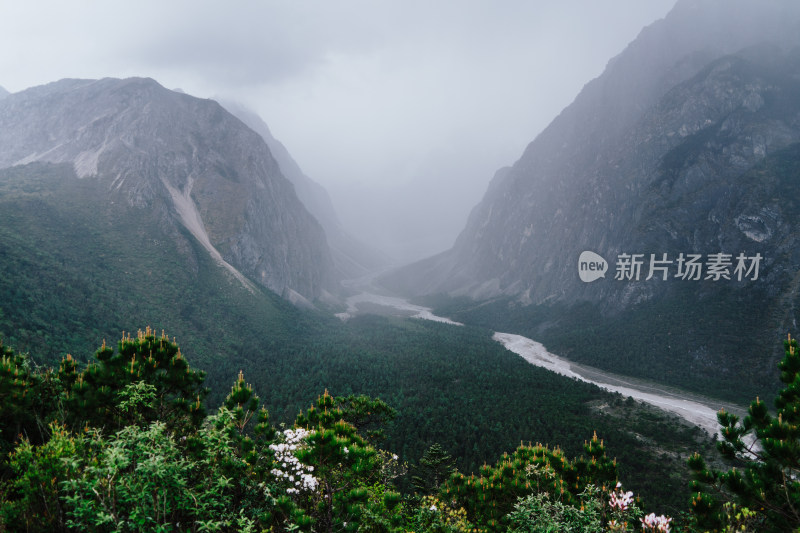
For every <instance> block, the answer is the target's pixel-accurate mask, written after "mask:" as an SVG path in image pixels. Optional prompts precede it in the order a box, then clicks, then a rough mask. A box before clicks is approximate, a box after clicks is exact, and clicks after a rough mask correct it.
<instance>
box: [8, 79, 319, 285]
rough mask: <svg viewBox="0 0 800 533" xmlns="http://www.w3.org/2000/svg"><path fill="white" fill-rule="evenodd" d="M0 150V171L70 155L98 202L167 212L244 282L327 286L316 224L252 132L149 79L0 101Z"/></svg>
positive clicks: (83, 84)
mask: <svg viewBox="0 0 800 533" xmlns="http://www.w3.org/2000/svg"><path fill="white" fill-rule="evenodd" d="M0 146H2V149H0V168H2V167H10V166H18V165H25V164H27V163H31V162H50V163H70V164H72V166H73V168H74V171H75V174H76V175H77V176H78V177H80V178H83V179H93V180H96V181H97V183H98V185H99V186H102V187H104V188H105V189H106V191H107V193H108V198H109V202H123V203H124V204H126V205H127V206H128V207H129V208H132V209H149V210H153V209H155V210H156V211H159V212H168V213H169V216H170V217H171V219H172V220H173V221H174V222H175V223H178V224H181V225H182V226H184V227H185V228H186V229H188V230H189V231H190V232H191V233H192V235H194V237H195V238H196V239H198V241H199V242H200V243H201V244H202V245H203V246H204V247H205V248H206V249H207V250H208V252H209V253H210V254H211V255H212V257H214V258H215V259H216V260H218V261H219V262H220V263H221V264H223V266H225V267H226V268H228V269H229V270H230V271H231V272H232V273H234V275H236V276H237V277H241V278H240V279H241V280H242V281H243V282H244V280H245V277H246V278H249V279H250V280H253V281H255V282H257V283H259V284H262V285H264V286H266V287H268V288H270V289H271V290H273V291H275V292H277V293H278V294H282V293H283V292H284V290H285V289H286V288H289V289H292V290H294V291H296V292H298V293H299V294H301V295H303V296H304V297H306V298H309V299H311V300H313V299H315V298H316V297H317V296H319V294H320V291H322V290H324V289H330V288H331V286H332V283H333V275H332V267H331V259H330V253H329V251H328V248H327V245H326V243H325V236H324V233H323V231H322V229H321V228H320V226H319V224H318V223H317V222H316V220H314V218H313V217H312V216H311V215H310V214H309V213H308V212H307V211H306V209H305V208H304V207H303V205H302V204H301V203H300V201H299V200H298V199H297V196H296V194H295V192H294V189H293V187H292V185H291V183H289V182H288V180H286V178H285V177H284V176H283V175H282V174H281V172H280V169H279V167H278V164H277V163H276V161H275V159H274V158H273V157H272V154H271V153H270V150H269V148H268V147H267V145H266V144H265V143H264V141H263V139H262V138H261V137H260V136H259V135H258V134H256V133H255V132H253V131H252V130H251V129H249V128H247V127H246V126H244V125H243V124H242V123H241V121H239V120H238V119H236V118H235V117H233V116H232V115H231V114H230V113H228V112H227V111H225V109H223V108H222V106H220V105H219V104H218V103H217V102H214V101H212V100H203V99H199V98H194V97H192V96H189V95H186V94H180V93H177V92H175V91H170V90H167V89H165V88H163V87H162V86H161V85H159V84H158V83H157V82H155V81H154V80H152V79H149V78H130V79H124V80H119V79H110V78H108V79H101V80H61V81H58V82H54V83H51V84H48V85H44V86H41V87H35V88H32V89H29V90H26V91H22V92H19V93H16V94H14V95H10V96H8V97H7V98H5V99H3V100H2V104H0ZM248 283H249V281H248Z"/></svg>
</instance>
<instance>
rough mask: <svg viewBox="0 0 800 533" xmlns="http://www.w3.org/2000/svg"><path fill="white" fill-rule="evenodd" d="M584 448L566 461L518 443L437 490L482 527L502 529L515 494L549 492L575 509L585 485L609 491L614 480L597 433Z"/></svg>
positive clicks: (545, 450) (544, 448)
mask: <svg viewBox="0 0 800 533" xmlns="http://www.w3.org/2000/svg"><path fill="white" fill-rule="evenodd" d="M585 451H586V453H587V455H588V458H587V457H579V458H576V459H574V460H569V459H568V458H567V457H566V456H565V455H564V453H563V452H562V451H561V450H560V449H558V448H554V449H550V448H549V447H547V446H542V445H539V444H537V445H535V446H532V445H520V446H519V447H518V448H517V449H516V450H515V451H514V453H513V454H511V455H508V454H503V456H502V458H501V459H500V461H499V462H498V463H497V464H495V465H494V466H489V465H484V466H483V467H482V468H481V469H480V475H479V476H477V477H476V476H474V475H471V476H466V475H464V474H461V473H459V472H456V473H454V474H453V475H452V476H451V478H450V479H449V480H448V482H447V483H446V484H445V486H444V487H443V489H442V493H443V495H444V494H446V496H447V497H448V498H453V499H454V500H455V501H456V502H458V503H459V504H461V505H463V507H464V508H465V509H466V510H467V515H468V517H469V518H470V519H471V520H474V521H475V522H476V523H478V524H480V525H482V526H483V527H485V528H486V529H487V530H488V531H502V530H504V529H505V527H506V526H507V525H508V524H507V519H508V518H507V517H508V515H509V513H510V512H511V511H512V509H513V507H514V505H515V504H516V503H517V501H518V499H519V498H524V497H526V496H529V495H531V494H549V495H552V496H554V497H556V498H558V499H559V501H561V502H562V503H563V504H565V505H570V506H578V507H580V505H581V499H580V495H581V494H582V493H583V492H584V491H585V490H586V488H587V486H589V485H594V486H598V487H602V489H601V490H602V492H603V493H604V494H607V493H608V492H610V490H611V487H613V486H614V485H615V484H616V476H617V474H616V462H615V461H611V460H609V459H608V458H607V457H606V456H605V449H604V446H603V443H602V441H600V440H599V439H598V438H597V435H594V437H593V438H592V440H591V441H589V442H587V443H586V444H585Z"/></svg>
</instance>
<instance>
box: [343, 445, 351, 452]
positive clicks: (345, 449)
mask: <svg viewBox="0 0 800 533" xmlns="http://www.w3.org/2000/svg"><path fill="white" fill-rule="evenodd" d="M344 453H345V454H348V453H350V450H348V449H347V446H345V447H344Z"/></svg>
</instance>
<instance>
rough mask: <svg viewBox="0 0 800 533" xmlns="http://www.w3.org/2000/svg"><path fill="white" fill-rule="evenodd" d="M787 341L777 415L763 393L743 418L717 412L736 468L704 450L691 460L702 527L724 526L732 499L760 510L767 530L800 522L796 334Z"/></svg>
mask: <svg viewBox="0 0 800 533" xmlns="http://www.w3.org/2000/svg"><path fill="white" fill-rule="evenodd" d="M783 344H784V349H785V355H784V358H783V360H782V361H781V362H780V364H779V365H778V368H779V369H780V371H781V374H780V379H781V381H782V382H783V383H784V384H785V387H784V388H783V389H782V390H781V391H780V392H779V393H778V397H777V398H776V399H775V408H776V414H775V415H773V414H770V412H769V410H768V408H767V405H766V403H765V402H763V401H761V400H760V399H759V398H756V400H755V401H754V402H753V403H751V404H750V408H749V411H748V415H747V416H746V417H745V418H744V420H743V421H742V422H741V423H740V422H739V417H737V416H736V415H733V414H731V413H727V412H725V411H724V410H721V411H720V412H719V413H718V414H717V418H718V420H719V423H720V425H721V426H722V429H721V433H722V437H723V440H721V441H720V442H718V443H717V449H718V450H719V452H720V453H721V455H722V457H723V458H724V459H725V460H726V461H727V462H729V463H730V465H731V467H732V468H731V469H730V470H727V471H721V470H716V469H714V468H710V467H708V466H707V465H706V463H705V461H704V460H703V458H702V457H701V456H700V455H699V454H694V455H693V456H692V457H690V459H689V466H690V468H691V469H692V471H693V477H694V480H693V481H692V485H691V487H692V492H693V496H692V509H693V511H694V513H695V516H696V517H697V519H698V523H699V524H700V525H701V526H702V527H707V528H721V527H723V526H724V525H725V524H724V522H725V516H726V514H725V512H724V511H725V509H724V505H723V503H724V502H725V501H728V500H733V501H735V502H737V503H738V504H739V505H740V506H744V507H746V508H748V509H749V510H750V511H754V512H756V513H757V514H758V515H759V516H760V517H761V521H762V524H761V526H760V530H762V531H789V530H792V531H794V530H796V529H797V528H798V527H800V353H799V352H798V344H797V341H796V340H795V339H792V338H791V336H789V337H788V338H787V340H785V341H784V343H783Z"/></svg>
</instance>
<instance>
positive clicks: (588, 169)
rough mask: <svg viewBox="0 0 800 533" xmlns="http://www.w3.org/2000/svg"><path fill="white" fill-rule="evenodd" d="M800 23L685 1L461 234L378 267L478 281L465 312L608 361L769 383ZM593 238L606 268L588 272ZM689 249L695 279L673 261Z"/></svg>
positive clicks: (643, 369) (430, 281)
mask: <svg viewBox="0 0 800 533" xmlns="http://www.w3.org/2000/svg"><path fill="white" fill-rule="evenodd" d="M798 28H800V5H798V4H795V3H789V2H776V1H771V2H762V3H757V4H756V3H752V2H745V1H742V0H738V1H735V2H728V1H725V2H723V1H720V0H681V1H679V2H678V3H677V4H676V6H675V7H674V9H673V10H672V11H671V12H670V13H669V14H668V15H667V17H665V19H663V20H661V21H658V22H656V23H654V24H652V25H651V26H649V27H647V28H645V29H644V30H643V31H642V32H641V33H640V35H639V36H638V37H637V39H636V40H635V41H633V42H632V43H631V44H630V45H629V46H628V47H627V48H626V49H625V50H624V51H623V52H622V53H621V54H620V55H619V56H617V57H615V58H614V59H612V60H611V61H610V62H609V63H608V66H607V67H606V69H605V71H604V72H603V74H602V75H601V76H600V77H598V78H597V79H595V80H592V81H591V82H590V83H588V84H587V85H586V86H585V87H584V88H583V90H582V91H581V93H580V94H579V95H578V96H577V98H576V99H575V101H574V102H573V103H572V104H571V105H570V106H568V107H567V108H566V109H564V110H563V111H562V113H561V114H560V115H559V116H558V117H557V118H556V119H555V120H554V121H553V122H552V123H551V124H550V125H549V126H548V127H547V128H546V129H545V130H544V131H543V132H542V133H541V134H540V135H539V136H538V137H537V138H536V139H535V140H534V141H533V142H532V143H530V144H529V145H528V147H527V148H526V150H525V151H524V153H523V154H522V156H521V158H520V159H519V160H518V161H517V162H516V163H515V164H514V165H512V166H511V167H508V168H504V169H501V170H500V171H498V172H497V173H496V175H495V176H494V178H493V179H492V181H491V183H490V185H489V188H488V190H487V192H486V194H485V196H484V198H483V200H482V201H481V203H480V204H479V205H478V206H476V207H475V208H474V210H473V211H472V213H471V215H470V218H469V221H468V223H467V226H466V228H465V229H464V230H463V232H462V233H461V234H460V236H459V238H458V239H457V242H456V243H455V245H454V247H453V248H452V249H451V250H449V251H447V252H445V253H443V254H440V255H438V256H435V257H432V258H429V259H427V260H424V261H422V262H420V263H417V264H414V265H411V266H408V267H406V268H404V269H401V270H400V271H398V272H396V273H394V274H393V275H391V276H389V277H386V278H384V283H385V284H387V285H390V286H392V287H394V288H396V289H400V290H403V291H404V292H406V293H408V294H416V295H423V294H436V293H446V294H448V295H450V296H451V297H459V296H461V297H468V299H467V300H465V301H462V304H463V305H462V308H461V311H462V313H463V314H462V315H461V318H463V319H467V318H468V317H472V319H473V320H474V321H478V322H483V323H485V324H487V325H491V326H492V327H495V328H506V329H508V328H511V327H514V328H516V329H518V330H520V331H521V332H525V333H529V334H531V335H534V336H535V337H537V338H538V339H539V340H543V341H545V342H546V344H547V345H548V347H549V348H550V349H555V350H557V351H560V352H561V353H564V354H565V355H569V356H571V357H573V358H575V359H577V360H580V361H582V362H587V363H590V364H595V365H597V366H601V367H604V368H613V369H614V370H617V371H624V372H629V373H631V374H635V375H639V376H644V377H648V378H651V379H657V380H659V381H665V382H668V383H673V384H676V385H681V386H688V387H691V388H694V389H696V390H701V391H703V392H714V393H716V394H719V395H721V396H727V397H730V398H737V397H740V395H742V396H745V397H746V395H749V394H751V393H752V392H754V391H755V392H756V393H757V392H758V390H763V389H762V387H764V386H768V385H774V381H772V380H774V374H775V371H774V368H775V366H774V363H775V361H776V359H777V358H778V357H779V354H777V353H776V352H775V350H774V349H773V346H774V345H775V336H776V335H778V334H779V333H780V332H782V334H783V335H785V332H786V331H787V330H791V329H796V318H797V311H796V310H795V301H796V293H797V289H798V284H799V283H800V277H799V276H798V275H797V273H798V271H800V257H798V254H797V252H796V250H797V243H798V238H800V226H798V223H797V217H796V215H795V213H796V209H797V207H798V205H797V202H796V200H795V198H797V193H798V192H800V182H798V173H797V170H798V168H800V98H798V96H797V95H798V94H800V61H799V60H798V58H800V48H798V46H800V32H798ZM584 251H591V252H594V253H595V254H597V255H598V256H599V257H600V258H601V259H602V261H601V262H603V263H604V264H605V268H607V272H605V277H604V278H599V279H595V280H593V281H591V282H589V283H587V282H585V281H582V279H581V277H580V275H579V258H581V254H582V252H584ZM634 254H636V255H635V256H634ZM638 254H641V255H638ZM651 254H652V255H651ZM664 254H666V256H665V255H664ZM681 254H683V255H681ZM689 254H695V255H698V256H699V258H695V259H696V260H697V261H696V262H700V263H701V268H704V269H705V270H703V272H702V274H701V279H699V280H694V279H691V278H693V276H689V277H685V278H684V277H676V276H678V275H680V274H682V273H685V272H684V271H683V267H684V266H685V265H684V263H683V262H682V261H685V260H686V259H687V258H689V257H690V255H689ZM716 254H728V255H722V256H720V255H716ZM740 254H741V257H742V259H741V261H740V260H737V257H739V256H740ZM632 260H636V261H637V262H639V261H641V263H642V265H641V275H640V278H639V279H638V280H637V279H636V278H635V277H634V275H633V274H634V272H633V271H632V270H628V269H627V266H626V265H628V264H629V263H630V262H631V261H632ZM626 261H627V263H626ZM740 262H741V263H742V266H744V267H745V270H744V271H741V274H745V273H746V272H747V268H752V270H750V275H749V276H743V278H744V279H743V280H741V281H740V280H738V274H739V271H737V269H736V268H737V266H739V263H740ZM756 262H758V265H757V266H758V275H757V276H758V277H757V279H753V278H754V277H755V276H756V269H755V268H754V267H755V266H756V265H755V263H756ZM588 263H589V261H585V265H584V266H585V268H587V269H588V268H589V265H588ZM712 263H717V265H716V266H713V265H712ZM651 266H655V267H657V268H656V269H655V270H654V271H653V273H654V274H655V275H654V276H652V278H653V279H649V280H646V278H647V277H648V275H649V274H650V270H649V268H650V267H651ZM658 267H661V268H658ZM715 269H721V270H725V271H726V273H727V274H726V275H727V276H728V277H730V278H732V279H731V280H728V279H725V278H724V277H722V278H721V279H719V280H716V281H715V277H718V276H716V275H715V274H714V273H713V272H714V270H715ZM665 275H666V280H664V279H663V277H664V276H665ZM617 277H619V278H622V279H615V278H617ZM470 302H472V303H470ZM456 316H459V315H456ZM579 332H583V333H585V335H580V334H578V333H579ZM578 339H581V340H580V341H579V340H578ZM581 344H582V345H581ZM770 376H773V377H772V378H771V377H770Z"/></svg>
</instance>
